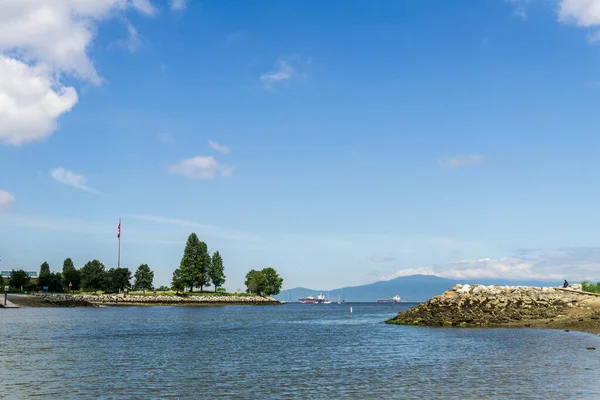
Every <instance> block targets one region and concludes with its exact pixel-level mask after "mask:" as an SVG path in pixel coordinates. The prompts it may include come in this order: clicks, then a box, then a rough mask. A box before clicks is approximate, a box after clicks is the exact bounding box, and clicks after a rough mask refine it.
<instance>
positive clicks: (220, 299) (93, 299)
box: [37, 293, 281, 307]
mask: <svg viewBox="0 0 600 400" xmlns="http://www.w3.org/2000/svg"><path fill="white" fill-rule="evenodd" d="M37 296H38V297H40V298H42V299H44V300H45V301H47V302H49V303H51V304H52V305H54V306H55V307H100V306H139V305H147V306H173V305H182V306H183V305H242V304H243V305H274V304H281V303H280V302H279V301H277V300H275V299H273V298H269V297H260V296H167V295H149V296H131V295H129V296H123V295H122V294H61V293H40V294H37Z"/></svg>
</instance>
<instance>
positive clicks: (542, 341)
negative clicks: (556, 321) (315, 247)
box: [0, 304, 600, 399]
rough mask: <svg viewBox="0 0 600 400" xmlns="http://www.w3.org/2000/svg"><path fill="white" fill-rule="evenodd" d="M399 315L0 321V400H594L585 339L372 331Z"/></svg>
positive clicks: (119, 311)
mask: <svg viewBox="0 0 600 400" xmlns="http://www.w3.org/2000/svg"><path fill="white" fill-rule="evenodd" d="M350 306H352V307H353V310H354V313H353V314H350V313H349V307H350ZM405 307H406V306H400V305H388V304H386V305H376V304H352V305H350V304H348V305H333V304H332V305H311V304H305V305H302V304H288V305H284V306H263V307H253V306H228V307H128V308H125V307H123V308H101V309H19V310H0V340H1V343H2V348H1V351H0V376H1V378H0V398H30V397H43V398H61V399H64V398H90V399H91V398H106V399H112V398H114V399H123V398H131V399H134V398H137V399H153V398H180V399H194V398H195V399H198V398H208V397H224V398H252V399H259V398H279V399H282V398H308V399H312V398H315V399H316V398H331V399H334V398H355V399H376V398H381V399H392V398H393V399H438V398H440V399H441V398H444V399H447V398H461V399H480V398H499V399H501V398H524V399H537V398H539V399H562V398H571V397H579V398H586V399H600V383H599V381H598V378H599V377H600V375H599V372H598V371H600V337H598V336H593V335H589V334H583V333H576V332H569V333H566V332H563V331H537V330H507V329H487V330H477V329H432V328H418V327H403V326H389V325H385V324H383V323H382V321H383V320H384V319H386V318H388V317H391V316H393V315H395V313H396V312H397V311H399V310H400V309H401V308H405ZM587 346H594V347H597V348H598V349H599V350H596V351H589V350H586V347H587Z"/></svg>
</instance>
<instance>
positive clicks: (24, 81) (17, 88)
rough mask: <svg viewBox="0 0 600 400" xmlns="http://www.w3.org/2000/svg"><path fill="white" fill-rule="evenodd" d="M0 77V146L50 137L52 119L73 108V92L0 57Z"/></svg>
mask: <svg viewBox="0 0 600 400" xmlns="http://www.w3.org/2000/svg"><path fill="white" fill-rule="evenodd" d="M0 77H2V78H1V79H0V143H6V144H10V145H14V146H18V145H21V144H24V143H28V142H32V141H35V140H40V139H42V138H45V137H47V136H49V135H51V134H52V132H54V130H55V129H56V124H57V122H56V119H57V118H58V117H59V116H60V115H61V114H64V113H66V112H68V111H70V110H71V109H72V108H73V106H74V105H75V104H77V92H76V91H75V89H74V88H72V87H65V86H63V85H62V84H60V83H59V82H57V81H56V80H54V79H53V78H52V77H51V76H50V74H48V72H47V71H46V70H44V69H43V68H41V67H30V66H28V65H27V64H25V63H22V62H20V61H18V60H15V59H12V58H8V57H5V56H3V55H1V54H0Z"/></svg>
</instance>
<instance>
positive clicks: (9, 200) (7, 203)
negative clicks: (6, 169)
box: [0, 189, 15, 211]
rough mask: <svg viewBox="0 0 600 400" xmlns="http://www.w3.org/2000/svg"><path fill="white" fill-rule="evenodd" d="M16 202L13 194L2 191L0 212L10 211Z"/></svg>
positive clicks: (0, 194) (0, 190) (0, 192)
mask: <svg viewBox="0 0 600 400" xmlns="http://www.w3.org/2000/svg"><path fill="white" fill-rule="evenodd" d="M14 202H15V198H14V197H13V195H12V194H10V193H8V192H7V191H6V190H2V189H0V211H6V210H8V209H9V208H10V207H11V206H12V204H13V203H14Z"/></svg>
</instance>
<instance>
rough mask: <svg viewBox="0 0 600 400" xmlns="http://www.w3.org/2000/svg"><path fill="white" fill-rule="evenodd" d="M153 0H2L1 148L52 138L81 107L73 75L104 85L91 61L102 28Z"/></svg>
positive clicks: (148, 9)
mask: <svg viewBox="0 0 600 400" xmlns="http://www.w3.org/2000/svg"><path fill="white" fill-rule="evenodd" d="M128 7H133V8H135V9H137V10H139V11H141V12H144V13H146V14H148V13H151V12H152V11H151V10H152V9H153V7H152V5H151V4H150V3H149V1H148V0H133V1H130V0H102V1H98V0H52V1H48V0H2V1H1V2H0V64H1V67H0V68H2V70H1V71H0V76H2V79H1V80H0V121H2V123H1V124H0V143H6V144H11V145H19V144H22V143H27V142H31V141H34V140H39V139H42V138H44V137H47V136H49V135H51V134H52V132H53V131H54V130H55V129H56V126H57V124H56V121H57V119H58V118H59V117H60V116H61V115H63V114H64V113H66V112H68V111H69V110H71V108H72V107H73V106H74V105H75V104H76V103H77V93H76V91H75V89H74V88H73V87H69V86H65V85H63V84H62V83H61V78H62V77H63V76H71V77H74V78H77V79H79V80H82V81H86V82H91V83H93V84H100V83H102V78H101V77H100V76H99V75H98V72H97V71H96V68H95V67H94V64H93V62H92V61H91V59H90V57H89V56H88V51H89V48H90V47H91V45H92V42H93V39H94V36H95V34H96V27H97V25H98V23H99V22H100V21H102V20H104V19H108V18H111V17H114V16H116V15H118V14H119V13H122V12H124V10H126V9H127V8H128Z"/></svg>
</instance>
